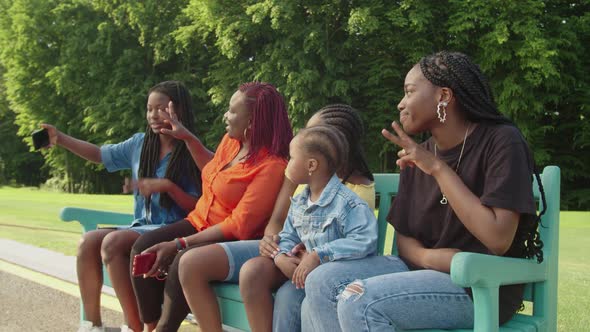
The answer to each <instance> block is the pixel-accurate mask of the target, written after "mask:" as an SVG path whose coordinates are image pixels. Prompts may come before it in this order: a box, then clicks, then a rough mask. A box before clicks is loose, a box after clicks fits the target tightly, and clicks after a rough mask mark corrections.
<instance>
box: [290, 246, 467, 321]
mask: <svg viewBox="0 0 590 332" xmlns="http://www.w3.org/2000/svg"><path fill="white" fill-rule="evenodd" d="M351 283H352V284H353V287H351V288H348V289H346V286H347V285H349V284H351ZM355 285H356V286H355ZM345 289H346V290H345ZM351 289H352V290H351ZM353 290H356V291H353ZM301 319H302V321H301V323H302V330H303V331H341V330H342V331H355V332H356V331H399V330H405V329H423V328H442V329H451V328H471V327H473V302H472V300H471V298H470V297H469V296H468V295H467V293H466V292H465V290H464V289H463V288H461V287H459V286H456V285H454V284H453V283H452V281H451V278H450V276H449V275H448V274H446V273H442V272H437V271H432V270H417V271H408V267H407V266H406V265H405V264H404V262H403V261H402V260H401V259H399V258H398V257H397V256H373V257H367V258H364V259H361V260H353V261H342V262H332V263H329V264H325V265H321V266H319V267H318V268H316V270H314V271H313V273H311V274H310V275H309V276H308V279H307V281H306V297H305V300H304V301H303V305H302V308H301Z"/></svg>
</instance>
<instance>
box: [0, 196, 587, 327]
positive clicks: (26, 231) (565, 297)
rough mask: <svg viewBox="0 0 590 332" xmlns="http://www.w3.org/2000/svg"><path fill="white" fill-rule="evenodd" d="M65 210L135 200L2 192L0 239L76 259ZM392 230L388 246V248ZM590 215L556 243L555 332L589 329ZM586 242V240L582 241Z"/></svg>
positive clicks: (127, 204) (567, 216) (570, 216)
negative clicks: (63, 215) (62, 213)
mask: <svg viewBox="0 0 590 332" xmlns="http://www.w3.org/2000/svg"><path fill="white" fill-rule="evenodd" d="M64 206H76V207H84V208H90V209H101V210H110V211H117V212H127V213H131V212H132V206H133V198H132V197H131V196H123V195H81V194H64V193H54V192H48V191H41V190H36V189H31V188H10V187H1V188H0V238H6V239H12V240H16V241H19V242H23V243H29V244H32V245H35V246H38V247H43V248H47V249H50V250H55V251H59V252H62V253H64V254H66V255H75V253H76V245H77V241H78V239H79V238H80V232H81V230H82V228H81V227H80V225H79V224H78V223H64V222H61V221H60V220H59V217H58V216H59V211H60V210H61V208H62V207H64ZM391 235H392V233H391V229H390V231H389V232H388V241H387V243H388V245H387V246H389V247H390V246H391V239H392V236H391ZM588 238H590V212H562V213H561V227H560V238H559V250H560V254H559V309H558V310H559V317H558V328H559V331H588V330H590V315H588V310H590V257H589V255H590V241H588V240H587V239H588ZM585 239H586V240H585Z"/></svg>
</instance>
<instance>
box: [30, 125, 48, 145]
mask: <svg viewBox="0 0 590 332" xmlns="http://www.w3.org/2000/svg"><path fill="white" fill-rule="evenodd" d="M31 136H32V137H33V146H34V147H35V150H39V149H41V148H44V147H47V146H49V133H48V132H47V129H45V128H43V129H39V130H35V131H34V132H33V134H31Z"/></svg>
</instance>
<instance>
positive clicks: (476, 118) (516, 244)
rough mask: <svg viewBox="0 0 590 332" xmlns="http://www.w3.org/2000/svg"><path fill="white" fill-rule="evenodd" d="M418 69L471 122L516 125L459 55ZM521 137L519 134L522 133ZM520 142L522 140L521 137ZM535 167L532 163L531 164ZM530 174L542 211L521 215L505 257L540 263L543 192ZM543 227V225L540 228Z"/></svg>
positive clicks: (438, 56) (429, 59) (441, 55)
mask: <svg viewBox="0 0 590 332" xmlns="http://www.w3.org/2000/svg"><path fill="white" fill-rule="evenodd" d="M419 66H420V70H421V71H422V74H423V75H424V77H426V79H428V81H430V82H431V83H432V84H434V85H436V86H439V87H449V88H451V90H453V93H454V95H455V97H456V99H457V102H458V104H459V109H460V111H462V112H463V113H464V114H465V117H466V118H467V120H469V121H471V122H476V123H478V122H483V123H491V124H508V125H512V126H514V127H516V125H515V124H514V123H513V122H512V121H511V120H510V119H508V118H507V117H505V116H504V115H503V114H502V113H500V111H499V110H498V108H497V107H496V102H495V101H494V96H493V94H492V90H491V88H490V85H489V83H488V80H487V79H486V78H485V76H484V75H483V73H482V72H481V70H480V68H479V66H478V65H476V64H475V63H473V62H472V61H471V59H470V58H469V57H468V56H467V55H465V54H463V53H459V52H448V51H442V52H438V53H435V54H432V55H429V56H426V57H424V58H422V59H421V60H420V62H419ZM521 135H522V134H521ZM522 139H523V140H524V141H525V144H526V140H525V139H524V137H522ZM533 164H534V161H533ZM533 174H534V176H535V177H536V179H537V183H538V186H539V191H540V193H541V201H542V203H543V210H542V211H541V213H539V215H538V216H529V215H522V217H521V220H520V222H519V224H518V229H517V231H516V235H515V237H514V241H513V242H512V245H511V247H510V249H509V250H508V252H507V255H508V256H513V257H525V258H533V257H534V258H536V259H537V262H539V263H541V262H542V261H543V241H541V239H540V237H539V230H538V225H539V224H540V222H541V216H542V215H543V214H544V213H545V210H546V209H545V206H546V204H545V203H546V201H545V191H544V189H543V184H542V183H541V179H540V177H539V173H538V171H537V169H536V167H534V169H533ZM541 226H542V225H541Z"/></svg>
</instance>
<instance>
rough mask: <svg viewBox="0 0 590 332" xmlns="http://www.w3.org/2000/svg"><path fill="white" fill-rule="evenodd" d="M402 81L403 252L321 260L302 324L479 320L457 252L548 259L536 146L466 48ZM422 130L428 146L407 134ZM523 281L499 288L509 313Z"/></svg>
mask: <svg viewBox="0 0 590 332" xmlns="http://www.w3.org/2000/svg"><path fill="white" fill-rule="evenodd" d="M404 91H405V95H404V98H403V99H402V100H401V101H400V103H399V105H398V109H399V111H400V122H401V125H402V126H403V129H402V128H401V127H400V126H399V125H398V124H397V123H396V122H394V123H393V124H392V127H393V130H394V131H395V133H396V134H392V133H391V132H389V131H387V130H383V132H382V133H383V136H385V138H387V139H388V140H390V141H391V142H393V143H394V144H396V145H398V146H400V147H401V148H402V149H401V150H400V151H399V152H398V156H399V157H400V158H399V159H398V160H397V165H398V166H399V167H400V168H401V178H400V184H399V191H398V196H397V197H396V199H395V201H394V203H393V206H392V209H391V211H390V213H389V216H388V220H389V222H390V223H391V224H392V225H393V226H394V228H395V230H396V232H397V239H398V242H397V246H398V250H399V257H397V256H378V257H369V258H365V259H362V260H356V261H352V262H339V263H330V264H325V265H322V266H320V267H318V268H317V269H316V270H315V271H314V273H312V274H310V275H309V277H308V280H307V281H306V285H305V288H306V299H305V301H304V303H303V307H302V326H303V330H304V331H306V330H309V331H337V330H339V329H342V330H344V331H391V330H392V329H393V330H406V329H425V328H439V329H456V328H471V327H473V301H472V299H471V293H470V291H469V290H466V289H463V288H461V287H459V286H457V285H455V284H453V282H452V281H451V278H450V275H449V270H450V265H451V260H452V258H453V255H454V254H456V253H457V252H460V251H469V252H478V253H484V254H491V255H500V256H510V257H527V258H531V257H536V258H537V259H538V260H539V261H541V260H542V257H543V256H542V251H541V247H542V243H541V241H540V239H539V233H538V231H537V229H536V226H537V224H538V220H539V218H538V217H537V216H536V214H535V204H534V200H533V193H532V189H531V183H532V182H531V180H532V176H533V174H535V172H534V171H533V170H534V165H533V164H534V163H533V159H532V155H531V152H530V150H529V148H528V146H527V143H526V141H525V140H524V138H523V137H522V134H521V133H520V131H519V130H518V128H516V126H515V125H514V124H513V123H512V122H511V121H510V120H508V119H507V118H506V117H504V116H503V115H502V114H501V113H500V112H499V111H498V109H497V108H496V105H495V102H494V100H493V96H492V92H491V90H490V87H489V84H488V82H487V80H486V79H485V77H484V76H483V74H482V73H481V71H480V69H479V67H478V66H477V65H475V64H474V63H473V62H471V60H470V59H469V58H468V57H467V56H466V55H464V54H461V53H450V52H440V53H436V54H433V55H431V56H428V57H425V58H423V59H422V60H420V62H419V63H418V64H416V65H415V66H414V67H413V68H412V69H411V70H410V71H409V72H408V74H407V76H406V79H405V84H404ZM423 132H429V133H430V134H431V135H432V136H431V137H430V138H429V139H428V140H427V141H426V142H424V143H422V144H417V143H415V142H414V141H413V140H412V138H410V137H409V136H408V135H407V134H406V133H408V134H418V133H423ZM535 175H537V174H535ZM537 176H538V175H537ZM541 192H542V190H541ZM355 280H356V281H355ZM346 285H348V286H346ZM345 286H346V287H345ZM522 291H523V287H522V285H513V286H503V287H500V312H499V320H500V323H503V322H506V321H507V320H509V319H510V317H511V316H512V315H513V314H514V313H515V312H516V311H517V310H518V308H519V307H520V305H521V302H522Z"/></svg>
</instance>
